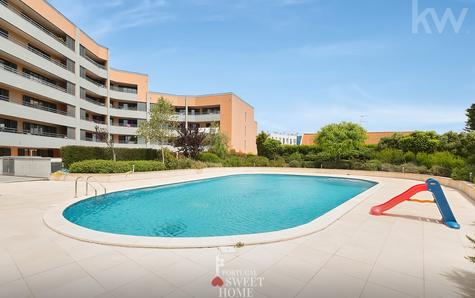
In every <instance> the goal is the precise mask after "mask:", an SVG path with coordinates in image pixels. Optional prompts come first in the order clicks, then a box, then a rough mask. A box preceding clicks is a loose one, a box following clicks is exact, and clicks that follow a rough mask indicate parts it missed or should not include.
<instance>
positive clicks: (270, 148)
mask: <svg viewBox="0 0 475 298" xmlns="http://www.w3.org/2000/svg"><path fill="white" fill-rule="evenodd" d="M281 147H282V144H281V143H280V142H279V141H277V140H274V139H271V138H268V139H267V140H265V141H264V144H262V149H261V150H262V155H263V156H265V157H267V158H269V159H276V158H277V155H278V154H279V151H280V148H281Z"/></svg>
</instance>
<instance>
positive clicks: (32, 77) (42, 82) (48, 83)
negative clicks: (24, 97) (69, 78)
mask: <svg viewBox="0 0 475 298" xmlns="http://www.w3.org/2000/svg"><path fill="white" fill-rule="evenodd" d="M0 68H3V69H4V70H6V71H8V72H11V73H14V74H16V75H19V76H22V77H24V78H27V79H29V80H32V81H36V82H38V83H41V84H43V85H45V86H48V87H51V88H54V89H56V90H59V91H61V92H64V93H68V92H67V90H66V88H63V87H61V86H58V85H55V84H51V83H50V82H48V81H45V80H42V79H40V78H37V77H34V76H32V75H29V74H27V73H23V72H20V71H18V70H16V69H15V68H12V67H10V66H8V65H5V64H3V63H0Z"/></svg>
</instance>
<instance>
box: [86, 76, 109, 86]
mask: <svg viewBox="0 0 475 298" xmlns="http://www.w3.org/2000/svg"><path fill="white" fill-rule="evenodd" d="M81 77H82V78H83V79H85V80H86V81H89V82H91V83H93V84H94V85H96V86H99V87H101V88H105V87H106V85H104V84H102V83H99V82H97V81H94V80H93V79H91V78H89V77H87V76H81Z"/></svg>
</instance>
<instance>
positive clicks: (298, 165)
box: [289, 160, 303, 168]
mask: <svg viewBox="0 0 475 298" xmlns="http://www.w3.org/2000/svg"><path fill="white" fill-rule="evenodd" d="M302 164H303V162H302V161H300V160H291V161H290V162H289V167H291V168H301V167H302Z"/></svg>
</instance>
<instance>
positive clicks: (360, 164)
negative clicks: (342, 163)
mask: <svg viewBox="0 0 475 298" xmlns="http://www.w3.org/2000/svg"><path fill="white" fill-rule="evenodd" d="M351 167H352V169H355V170H363V171H379V170H381V162H380V161H379V160H376V159H373V160H368V161H366V162H364V161H356V162H353V163H352V165H351Z"/></svg>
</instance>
